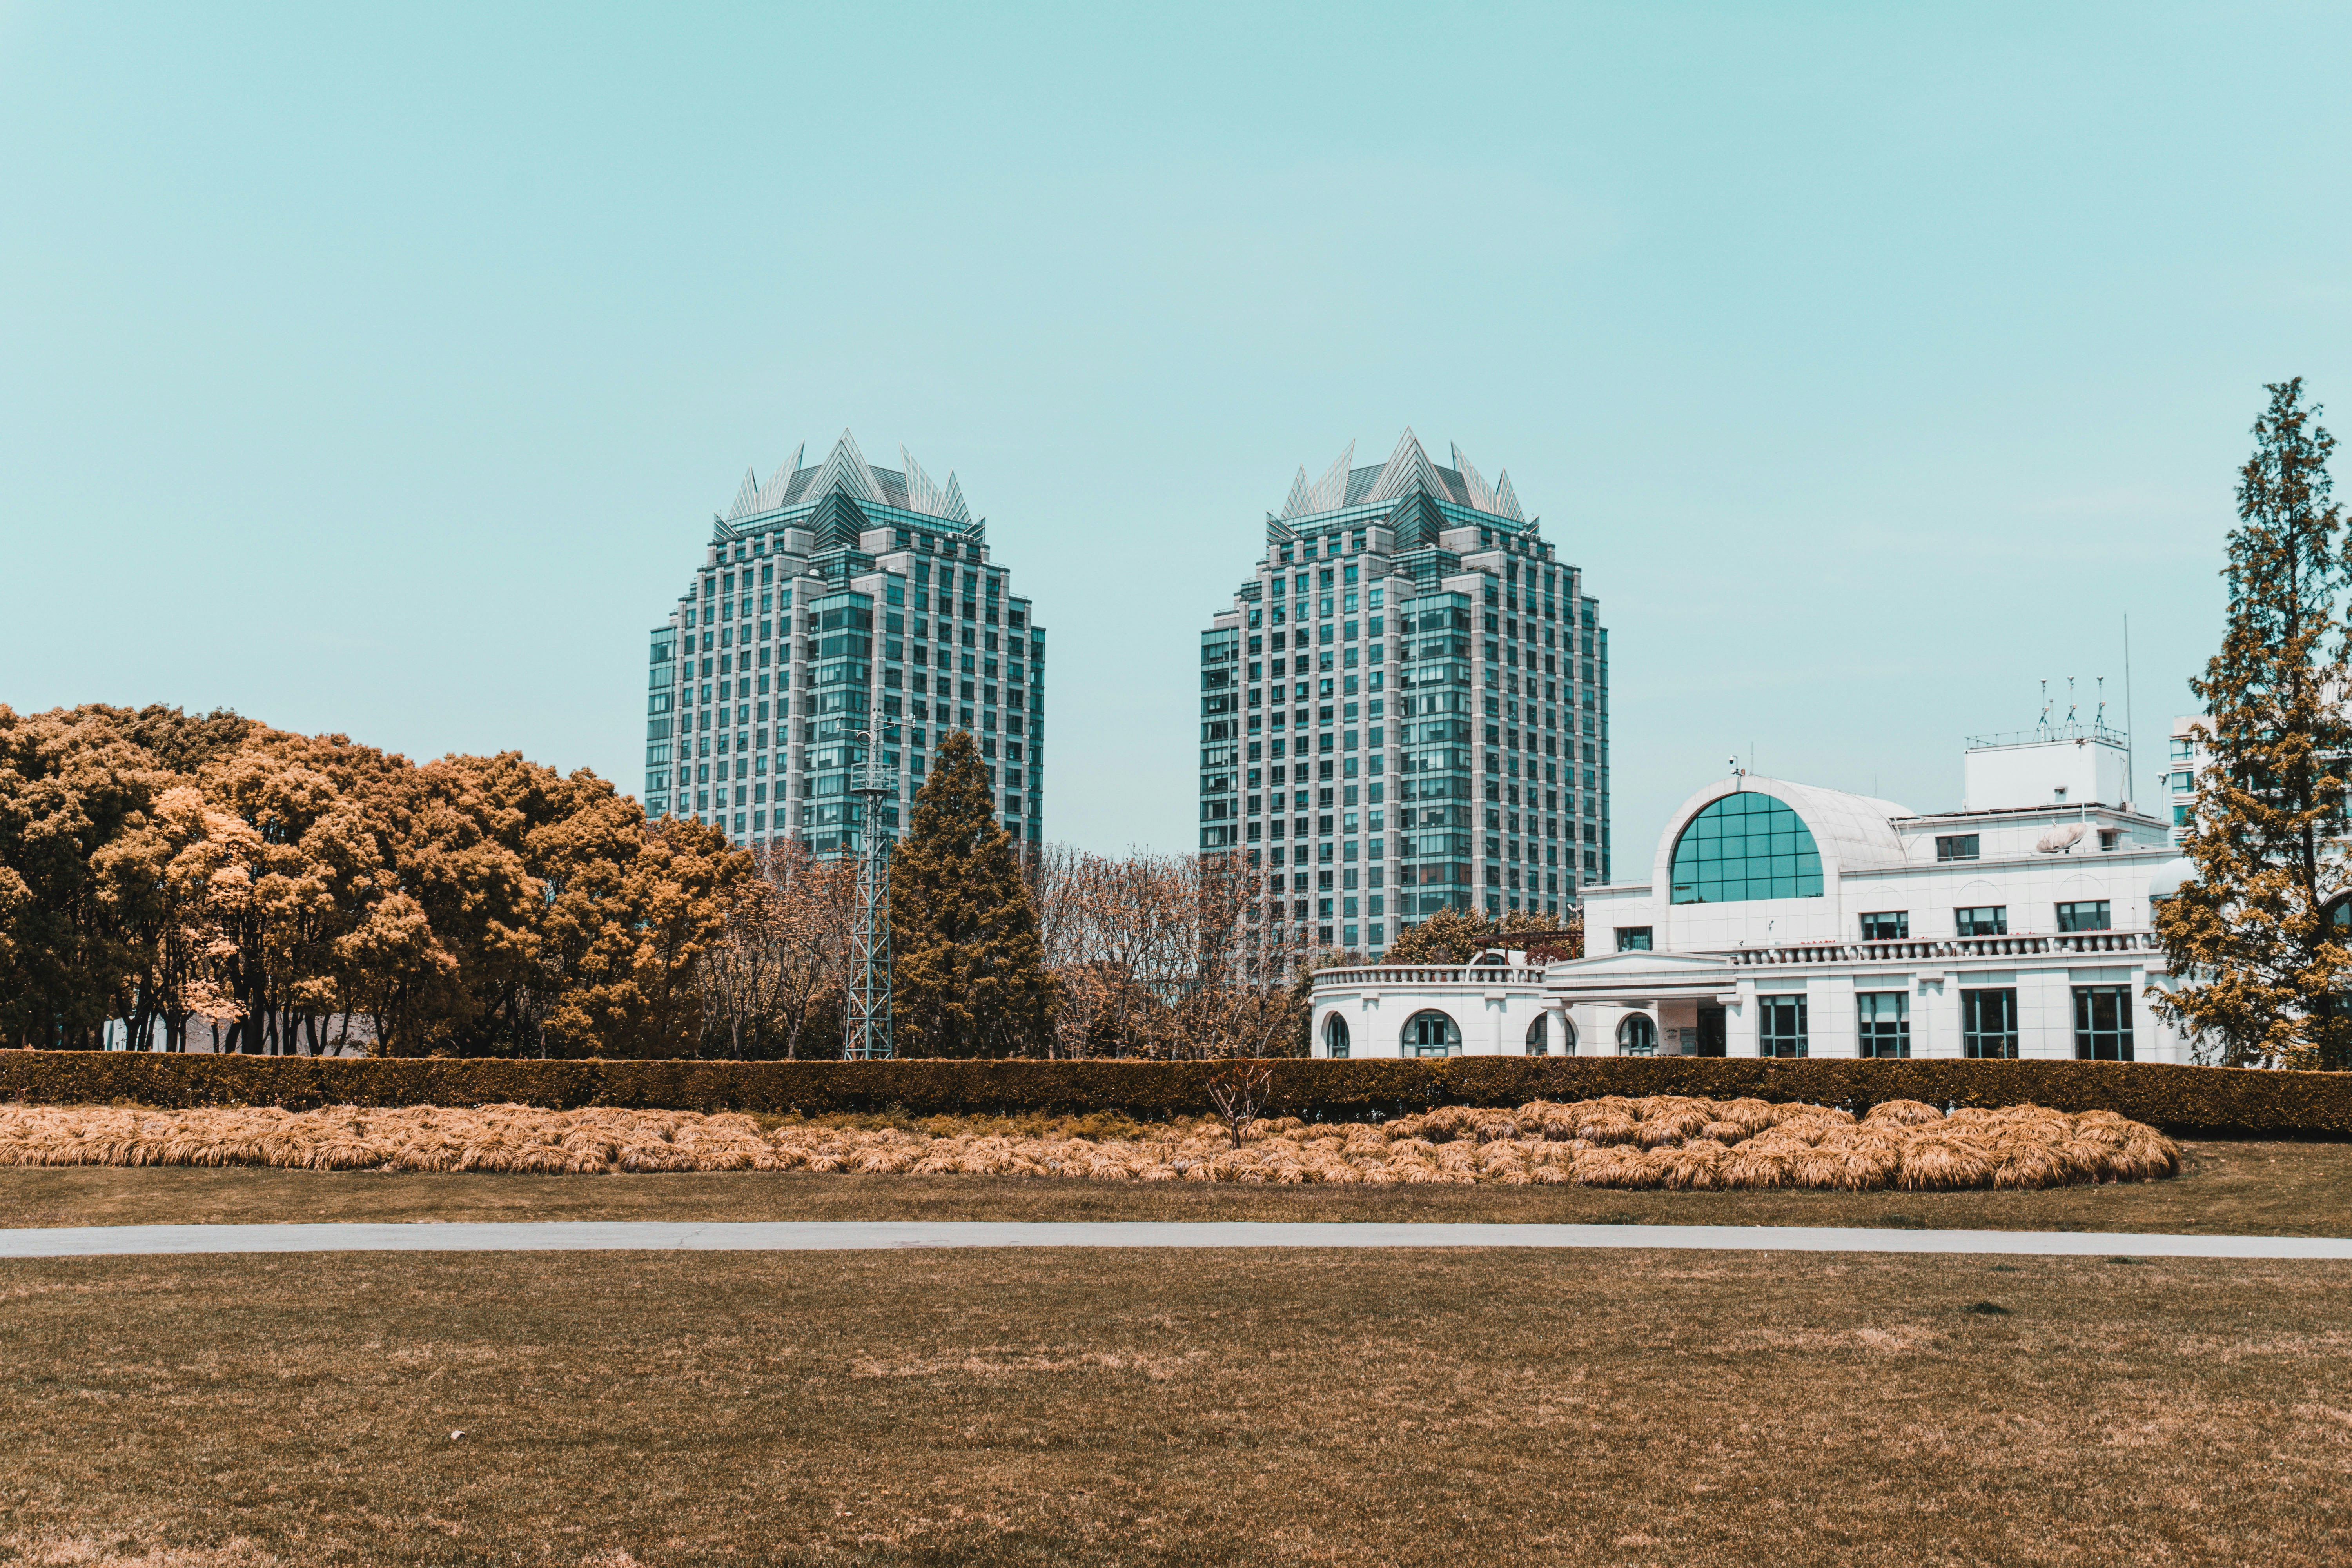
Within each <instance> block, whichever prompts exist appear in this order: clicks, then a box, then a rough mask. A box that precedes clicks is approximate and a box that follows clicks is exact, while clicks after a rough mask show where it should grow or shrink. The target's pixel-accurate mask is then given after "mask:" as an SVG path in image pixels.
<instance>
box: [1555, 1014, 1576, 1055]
mask: <svg viewBox="0 0 2352 1568" xmlns="http://www.w3.org/2000/svg"><path fill="white" fill-rule="evenodd" d="M1559 1054H1560V1055H1561V1056H1564V1057H1572V1056H1574V1055H1575V1054H1576V1020H1575V1019H1573V1018H1571V1017H1570V1016H1568V1015H1567V1014H1565V1013H1562V1014H1561V1015H1560V1016H1559Z"/></svg>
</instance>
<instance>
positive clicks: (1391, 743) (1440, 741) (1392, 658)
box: [1200, 430, 1610, 953]
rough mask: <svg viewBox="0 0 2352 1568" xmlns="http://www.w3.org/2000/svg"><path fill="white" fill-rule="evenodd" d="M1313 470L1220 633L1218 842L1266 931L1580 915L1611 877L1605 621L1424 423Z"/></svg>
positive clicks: (1514, 503) (1205, 834)
mask: <svg viewBox="0 0 2352 1568" xmlns="http://www.w3.org/2000/svg"><path fill="white" fill-rule="evenodd" d="M1354 453H1355V448H1354V447H1352V446H1351V447H1349V449H1348V451H1347V452H1345V453H1343V454H1341V456H1340V458H1339V461H1338V462H1336V463H1334V464H1332V465H1331V468H1329V470H1328V471H1327V472H1326V473H1325V474H1324V476H1323V477H1322V479H1320V480H1318V481H1317V482H1315V483H1313V484H1311V485H1310V484H1309V483H1308V482H1307V470H1306V469H1305V468H1301V469H1299V471H1298V478H1297V481H1296V482H1295V483H1293V485H1292V486H1291V490H1290V497H1289V500H1288V501H1287V502H1286V504H1285V505H1284V507H1283V510H1282V512H1281V514H1280V515H1279V516H1276V515H1275V514H1274V513H1271V512H1269V513H1268V514H1267V515H1266V548H1265V554H1264V555H1263V556H1262V557H1261V558H1260V559H1259V561H1258V563H1257V565H1256V567H1255V571H1254V572H1253V573H1252V574H1251V576H1250V579H1249V580H1248V581H1247V582H1245V583H1244V584H1242V587H1241V590H1240V592H1239V593H1238V594H1236V595H1234V605H1233V608H1232V609H1230V610H1225V611H1222V612H1220V613H1219V614H1218V615H1217V616H1216V617H1215V618H1214V619H1213V621H1212V623H1211V624H1210V626H1209V629H1208V630H1207V631H1205V632H1203V633H1202V637H1201V720H1200V721H1201V848H1202V850H1203V851H1204V852H1209V853H1216V852H1221V851H1222V852H1229V853H1230V854H1232V855H1233V856H1234V859H1235V861H1236V862H1237V863H1238V864H1239V865H1240V866H1242V867H1243V868H1246V870H1247V871H1248V873H1249V874H1250V875H1252V876H1254V877H1255V878H1256V879H1258V882H1257V887H1258V889H1259V900H1260V901H1259V909H1260V911H1261V919H1262V921H1263V924H1262V926H1261V929H1262V930H1264V931H1266V932H1267V934H1268V936H1269V937H1270V939H1271V940H1272V941H1273V942H1276V943H1277V944H1279V945H1282V946H1285V947H1289V948H1293V949H1311V948H1335V949H1339V950H1340V951H1345V952H1373V953H1377V952H1381V951H1382V950H1384V949H1385V948H1386V947H1387V946H1388V944H1389V942H1391V941H1392V940H1394V938H1395V937H1396V936H1397V935H1398V933H1399V932H1401V931H1402V930H1403V929H1404V928H1405V927H1407V926H1410V925H1412V924H1413V923H1415V922H1416V921H1419V920H1421V919H1423V918H1424V917H1426V916H1428V915H1431V914H1433V913H1435V912H1436V911H1437V910H1443V909H1447V908H1454V909H1463V910H1484V911H1485V912H1486V913H1488V914H1490V915H1501V914H1504V913H1506V912H1508V911H1512V910H1520V911H1531V912H1534V913H1538V914H1541V915H1544V916H1547V917H1557V918H1559V919H1563V920H1564V919H1565V918H1566V916H1567V914H1568V912H1569V911H1570V909H1571V908H1572V906H1573V904H1574V902H1575V899H1576V890H1577V889H1578V888H1579V887H1580V886H1582V885H1587V884H1591V883H1596V882H1605V881H1607V880H1608V879H1609V876H1610V865H1609V633H1608V631H1607V629H1606V628H1604V627H1603V626H1601V622H1600V604H1599V602H1598V601H1597V600H1595V599H1593V598H1591V597H1590V596H1589V595H1586V593H1585V592H1584V581H1583V574H1582V573H1581V572H1580V571H1579V570H1578V569H1577V568H1576V567H1574V566H1572V565H1567V564H1563V563H1561V562H1560V561H1559V558H1558V555H1557V553H1556V552H1555V549H1554V547H1553V546H1552V545H1551V544H1550V543H1549V542H1546V541H1545V540H1544V539H1543V537H1542V536H1541V534H1540V532H1539V531H1538V526H1537V522H1538V521H1539V520H1533V521H1531V520H1529V519H1528V517H1527V516H1526V515H1525V514H1524V513H1523V512H1522V511H1521V510H1520V508H1519V502H1518V498H1517V496H1516V495H1514V494H1513V493H1512V489H1511V481H1510V476H1509V475H1508V474H1499V475H1497V476H1496V483H1495V484H1494V485H1492V486H1489V485H1488V484H1487V483H1486V480H1485V479H1483V478H1482V477H1481V476H1480V475H1479V473H1478V471H1477V469H1475V468H1473V467H1471V465H1470V462H1469V460H1468V459H1467V458H1464V457H1463V455H1462V452H1461V448H1459V447H1455V448H1454V452H1453V456H1454V466H1453V467H1452V468H1440V467H1438V466H1437V465H1435V464H1433V463H1432V462H1431V461H1430V460H1429V457H1428V454H1427V453H1426V452H1424V451H1423V449H1422V446H1421V443H1420V442H1419V441H1418V440H1416V439H1415V438H1414V437H1413V434H1412V431H1410V430H1407V431H1406V432H1405V433H1404V436H1403V437H1402V439H1401V440H1400V441H1398V443H1397V447H1396V451H1395V452H1394V454H1392V455H1391V457H1390V458H1389V459H1388V461H1387V462H1386V463H1381V464H1375V465H1371V466H1370V467H1366V468H1351V467H1350V466H1349V462H1350V459H1351V458H1353V456H1354Z"/></svg>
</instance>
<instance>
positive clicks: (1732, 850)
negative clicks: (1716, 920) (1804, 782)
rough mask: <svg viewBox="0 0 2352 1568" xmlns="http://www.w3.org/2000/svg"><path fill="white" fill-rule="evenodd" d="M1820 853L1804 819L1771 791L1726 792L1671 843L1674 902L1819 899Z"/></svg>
mask: <svg viewBox="0 0 2352 1568" xmlns="http://www.w3.org/2000/svg"><path fill="white" fill-rule="evenodd" d="M1821 896H1822V856H1821V850H1820V849H1819V848H1818V847H1816V846H1815V845H1814V843H1813V835H1812V831H1811V829H1810V828H1808V827H1806V826H1805V821H1804V818H1802V817H1801V816H1798V815H1797V814H1796V813H1795V812H1793V811H1791V810H1790V809H1789V807H1788V806H1787V805H1783V804H1782V803H1781V802H1780V801H1778V800H1776V799H1774V798H1773V797H1772V796H1770V795H1759V794H1756V793H1754V792H1752V791H1748V790H1742V791H1740V792H1739V793H1738V794H1736V795H1725V796H1724V797H1723V798H1722V799H1721V800H1718V801H1717V802H1715V803H1714V804H1713V805H1709V806H1708V807H1707V808H1706V810H1704V811H1702V812H1700V813H1699V814H1698V815H1697V816H1694V817H1692V818H1691V820H1690V824H1689V826H1685V828H1684V829H1683V836H1682V837H1681V838H1679V839H1678V840H1676V841H1675V863H1674V901H1675V903H1678V904H1727V903H1736V902H1738V901H1739V900H1745V899H1818V898H1820V897H1821Z"/></svg>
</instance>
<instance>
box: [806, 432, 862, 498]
mask: <svg viewBox="0 0 2352 1568" xmlns="http://www.w3.org/2000/svg"><path fill="white" fill-rule="evenodd" d="M835 490H839V491H841V492H842V493H843V494H845V495H847V496H850V497H853V498H854V499H856V500H865V501H874V502H877V503H879V502H880V501H881V500H882V487H881V486H880V485H877V484H876V483H875V482H874V475H873V472H872V471H871V470H870V469H868V468H866V457H865V454H863V453H862V452H860V451H858V449H857V437H855V436H852V435H851V434H850V433H849V432H848V431H847V430H844V431H842V433H841V439H840V440H838V441H835V443H834V444H833V450H832V451H831V452H830V453H828V454H827V455H826V457H825V459H824V467H823V468H819V469H818V470H817V473H816V478H815V479H811V480H810V481H809V488H808V489H806V490H804V491H803V492H802V494H801V499H802V500H816V499H817V498H819V497H820V496H825V495H830V494H832V493H833V492H834V491H835Z"/></svg>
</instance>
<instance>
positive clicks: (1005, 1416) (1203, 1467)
mask: <svg viewBox="0 0 2352 1568" xmlns="http://www.w3.org/2000/svg"><path fill="white" fill-rule="evenodd" d="M115 1174H116V1175H118V1176H120V1175H121V1174H122V1173H115ZM131 1174H134V1175H135V1174H139V1173H131ZM145 1174H147V1175H148V1176H149V1177H150V1178H151V1179H153V1178H156V1177H169V1178H173V1179H182V1178H184V1177H185V1176H186V1175H187V1174H188V1173H184V1172H168V1173H145ZM277 1180H279V1181H285V1180H288V1178H282V1177H281V1178H277ZM443 1180H445V1181H446V1180H447V1179H446V1178H444V1179H443ZM509 1184H511V1183H509ZM320 1185H322V1186H328V1185H331V1186H333V1187H335V1188H337V1189H339V1190H351V1189H357V1188H359V1187H361V1186H362V1183H360V1182H358V1181H356V1180H348V1179H347V1180H346V1181H343V1182H335V1183H320ZM581 1185H583V1186H593V1187H595V1188H598V1189H602V1190H615V1189H624V1190H629V1191H635V1190H640V1189H645V1190H650V1189H655V1188H667V1189H672V1190H675V1189H677V1187H678V1186H680V1185H681V1183H680V1182H678V1181H673V1180H667V1179H660V1178H648V1179H646V1180H644V1181H642V1182H628V1181H621V1180H604V1181H597V1182H583V1183H581ZM746 1185H747V1187H748V1186H758V1187H761V1188H764V1189H765V1190H769V1191H782V1190H789V1191H793V1192H800V1191H803V1190H805V1191H807V1192H812V1193H814V1192H824V1191H836V1192H838V1191H846V1190H848V1184H847V1183H845V1182H840V1181H837V1180H836V1181H832V1182H826V1181H823V1180H820V1181H817V1182H813V1183H811V1184H809V1185H808V1186H807V1187H806V1188H805V1189H803V1188H801V1187H798V1186H794V1187H791V1188H785V1187H784V1186H783V1184H780V1183H765V1184H752V1183H747V1184H746ZM377 1186H378V1187H379V1188H380V1189H381V1190H384V1191H406V1190H408V1187H407V1184H404V1183H403V1184H394V1183H391V1182H384V1183H379V1184H377ZM476 1190H478V1189H476ZM707 1190H710V1191H716V1190H717V1189H715V1188H711V1189H707ZM867 1190H869V1191H872V1190H879V1189H867ZM1202 1195H1203V1196H1204V1197H1206V1196H1212V1195H1214V1194H1202ZM1479 1195H1482V1196H1483V1195H1485V1194H1479ZM1603 1196H1606V1194H1603ZM1615 1201H1623V1200H1622V1199H1619V1200H1615ZM2347 1299H2352V1265H2340V1264H2276V1263H2235V1262H2229V1263H2224V1262H2214V1261H2205V1260H2198V1261H2157V1262H2132V1261H2129V1260H2127V1259H2116V1260H2112V1261H2110V1260H2105V1259H2072V1258H2066V1259H2061V1258H2020V1259H2015V1260H1994V1259H1988V1258H1858V1257H1837V1256H1827V1257H1823V1256H1803V1257H1792V1256H1788V1255H1780V1256H1763V1257H1736V1258H1727V1257H1724V1256H1720V1255H1704V1256H1702V1255H1694V1254H1687V1253H1664V1252H1662V1253H1656V1254H1645V1255H1638V1256H1629V1255H1624V1254H1608V1255H1597V1254H1565V1255H1562V1254H1553V1253H1543V1254H1533V1253H1519V1252H1506V1253H1485V1252H1481V1253H1475V1254H1465V1253H1443V1252H1433V1253H1419V1252H1413V1253H1396V1254H1385V1255H1378V1256H1370V1257H1368V1256H1366V1255H1362V1254H1356V1253H1345V1254H1342V1253H1332V1252H1320V1251H1307V1252H1294V1253H1259V1252H1240V1253H1234V1252H1212V1253H1191V1252H1186V1253H1171V1252H1119V1251H1101V1252H1079V1253H1059V1252H1056V1253H1053V1254H1040V1253H1035V1252H982V1253H971V1252H958V1253H940V1252H913V1253H904V1254H894V1255H877V1254H872V1253H860V1254H783V1255H752V1254H723V1253H722V1254H697V1255H691V1256H687V1257H678V1256H669V1255H643V1254H630V1255H616V1254H526V1255H451V1256H425V1257H417V1256H399V1257H388V1256H383V1255H355V1256H314V1257H260V1258H186V1259H182V1258H173V1259H151V1258H104V1259H85V1260H48V1261H38V1262H19V1263H7V1264H0V1312H5V1323H6V1325H7V1332H6V1333H5V1335H0V1454H5V1456H6V1460H5V1464H0V1562H8V1561H12V1560H23V1561H29V1562H33V1563H109V1562H138V1563H144V1564H146V1565H147V1568H161V1565H163V1564H166V1563H178V1564H184V1565H188V1568H236V1565H241V1564H257V1563H283V1564H289V1565H292V1564H305V1565H307V1564H312V1563H599V1564H606V1565H611V1568H625V1565H627V1564H631V1563H636V1564H644V1565H646V1568H654V1565H670V1564H698V1563H919V1564H943V1563H1016V1564H1055V1565H1061V1564H1090V1563H1266V1562H1274V1563H1284V1562H1297V1563H1405V1564H1413V1563H1439V1564H1445V1565H1447V1568H1460V1565H1462V1564H1465V1563H1553V1562H1558V1563H1628V1564H1631V1563H1660V1564H1665V1563H1673V1564H1691V1563H1702V1564H1712V1563H1724V1564H1739V1565H1742V1568H1748V1565H1754V1564H1768V1563H1838V1564H1853V1563H1865V1564H1876V1563H1885V1564H1903V1565H1905V1568H1909V1565H1911V1564H1916V1563H2004V1564H2008V1563H2053V1564H2054V1563H2065V1564H2084V1563H2131V1564H2149V1563H2257V1562H2258V1563H2343V1562H2346V1561H2347V1560H2352V1489H2347V1479H2352V1393H2347V1390H2352V1323H2347V1320H2346V1309H2345V1304H2346V1302H2347ZM460 1429H462V1430H463V1431H464V1433H465V1436H463V1437H462V1438H459V1439H457V1440H454V1441H453V1440H452V1437H451V1434H452V1432H453V1431H457V1430H460Z"/></svg>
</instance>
